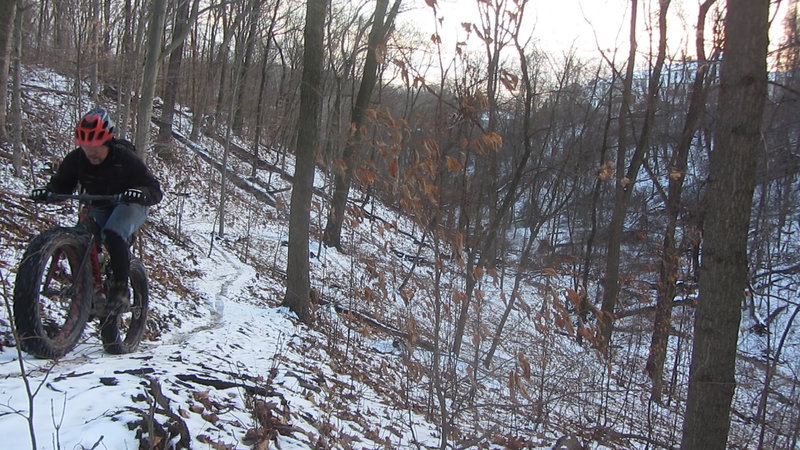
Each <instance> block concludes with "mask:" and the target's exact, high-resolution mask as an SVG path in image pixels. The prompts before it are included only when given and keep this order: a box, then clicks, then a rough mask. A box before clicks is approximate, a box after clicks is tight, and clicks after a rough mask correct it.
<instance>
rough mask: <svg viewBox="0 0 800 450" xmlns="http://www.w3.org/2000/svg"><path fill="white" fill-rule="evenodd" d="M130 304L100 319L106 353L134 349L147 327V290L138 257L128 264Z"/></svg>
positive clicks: (142, 268) (120, 352)
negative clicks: (123, 310)
mask: <svg viewBox="0 0 800 450" xmlns="http://www.w3.org/2000/svg"><path fill="white" fill-rule="evenodd" d="M130 267H131V269H130V287H131V305H130V309H128V311H126V312H124V313H121V314H112V315H109V316H107V317H104V318H102V319H101V320H100V337H101V338H102V340H103V347H104V348H105V350H106V351H107V352H108V353H112V354H116V355H119V354H124V353H131V352H133V351H136V349H137V348H138V347H139V341H141V340H142V336H143V335H144V332H145V329H146V328H147V308H148V302H149V292H148V287H147V273H146V272H145V269H144V264H142V262H141V261H140V260H138V259H133V260H131V265H130Z"/></svg>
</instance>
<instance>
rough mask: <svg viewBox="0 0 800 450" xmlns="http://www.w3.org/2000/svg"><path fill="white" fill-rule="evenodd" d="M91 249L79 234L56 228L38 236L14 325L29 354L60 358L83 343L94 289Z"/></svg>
mask: <svg viewBox="0 0 800 450" xmlns="http://www.w3.org/2000/svg"><path fill="white" fill-rule="evenodd" d="M87 245H88V240H87V236H86V235H85V234H83V233H81V232H80V231H78V230H75V229H73V228H54V229H51V230H47V231H45V232H43V233H42V234H40V235H39V236H37V237H36V238H35V239H34V240H33V241H31V243H30V245H29V246H28V248H27V250H26V251H25V254H24V255H23V257H22V261H21V263H20V266H19V269H18V271H17V278H16V281H15V283H14V324H15V325H16V328H17V337H18V339H19V344H20V346H21V347H22V350H24V351H25V352H27V353H29V354H31V355H33V356H35V357H37V358H50V359H53V358H58V357H61V356H64V355H65V354H66V353H67V352H69V351H70V350H72V348H73V347H75V344H77V342H78V339H80V337H81V333H83V329H84V327H85V326H86V321H87V319H88V317H89V311H90V309H91V302H92V296H93V289H94V288H93V284H92V279H91V273H90V272H91V270H90V267H89V264H88V261H84V257H85V256H86V255H87V254H88V253H87V251H86V250H87ZM84 263H85V264H86V266H85V267H83V268H81V264H84Z"/></svg>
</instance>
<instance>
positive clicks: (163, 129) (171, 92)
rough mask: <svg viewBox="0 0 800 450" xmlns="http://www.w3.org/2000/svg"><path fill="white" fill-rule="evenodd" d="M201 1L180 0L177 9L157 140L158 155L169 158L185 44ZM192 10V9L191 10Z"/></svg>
mask: <svg viewBox="0 0 800 450" xmlns="http://www.w3.org/2000/svg"><path fill="white" fill-rule="evenodd" d="M199 3H200V1H199V0H194V4H193V5H191V7H190V3H189V0H179V1H178V5H177V7H176V9H175V27H174V28H173V30H172V45H171V46H170V47H174V50H172V53H170V55H169V62H168V63H167V64H168V65H167V79H166V80H165V81H164V97H163V106H162V107H161V117H160V120H159V125H158V126H159V129H158V137H157V138H156V146H155V147H156V153H158V154H159V155H161V156H165V157H169V156H171V154H172V122H173V120H174V116H175V100H176V98H177V97H178V87H179V81H180V77H181V63H182V62H183V42H184V40H185V39H186V34H185V32H186V29H187V28H188V25H189V17H190V14H191V11H192V10H194V11H196V10H197V8H198V6H199ZM190 8H191V9H190Z"/></svg>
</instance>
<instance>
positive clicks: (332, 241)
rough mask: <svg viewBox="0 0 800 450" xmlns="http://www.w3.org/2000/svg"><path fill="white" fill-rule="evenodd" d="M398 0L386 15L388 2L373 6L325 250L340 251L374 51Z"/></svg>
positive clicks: (373, 77) (390, 23)
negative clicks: (370, 26) (362, 66)
mask: <svg viewBox="0 0 800 450" xmlns="http://www.w3.org/2000/svg"><path fill="white" fill-rule="evenodd" d="M400 3H401V0H395V3H394V5H393V6H392V9H391V11H389V13H388V14H387V13H386V9H387V7H388V4H389V0H378V1H377V3H376V5H375V14H374V16H373V19H372V20H373V22H372V31H370V34H369V42H368V44H367V55H366V57H365V60H364V72H363V75H362V78H361V86H360V88H359V90H358V96H357V97H356V102H355V104H354V105H353V111H352V114H351V115H350V130H349V135H348V139H347V143H346V144H345V148H344V154H343V155H342V159H343V163H344V167H343V171H338V172H337V173H335V175H334V186H335V187H334V191H333V198H332V199H331V205H330V208H329V214H328V222H327V224H326V226H325V232H324V236H323V241H324V243H325V245H327V246H328V247H336V248H340V246H341V233H342V223H343V222H344V214H345V210H346V207H347V196H348V194H349V192H350V183H351V179H352V177H353V170H354V169H355V166H356V164H357V163H358V150H359V147H360V145H361V137H362V134H363V133H364V131H363V130H362V129H361V128H362V127H363V126H364V122H365V118H366V116H365V113H366V110H367V107H368V106H369V102H370V98H371V97H372V91H373V89H374V87H375V84H376V83H377V78H378V52H381V49H380V46H382V45H385V43H386V38H387V37H388V34H389V30H390V29H391V27H392V26H393V24H394V19H395V17H396V16H397V13H398V10H399V8H400Z"/></svg>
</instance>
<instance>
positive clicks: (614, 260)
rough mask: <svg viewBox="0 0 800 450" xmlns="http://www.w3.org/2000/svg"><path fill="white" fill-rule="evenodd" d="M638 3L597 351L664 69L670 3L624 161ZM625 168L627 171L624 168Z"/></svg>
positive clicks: (606, 334)
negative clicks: (635, 133)
mask: <svg viewBox="0 0 800 450" xmlns="http://www.w3.org/2000/svg"><path fill="white" fill-rule="evenodd" d="M637 4H638V0H631V6H632V8H631V29H630V30H631V31H630V53H629V56H628V66H627V72H626V74H625V80H624V83H625V87H624V89H623V93H622V97H623V99H622V103H621V106H620V115H619V117H620V119H619V134H618V136H619V137H618V148H617V163H616V167H617V180H616V183H617V184H616V187H615V191H614V211H613V215H612V217H611V223H610V224H609V238H608V247H607V253H606V273H605V286H604V288H603V303H602V310H601V315H600V318H599V319H600V336H599V340H598V343H597V344H598V347H599V349H600V350H601V351H603V352H605V351H607V350H608V348H609V345H610V344H611V335H612V331H613V328H614V313H615V310H616V306H617V300H618V299H617V297H618V295H619V291H620V262H621V253H620V250H621V245H622V236H623V231H624V227H625V217H626V215H627V212H628V204H629V202H630V198H631V195H632V194H633V191H634V188H635V186H636V177H637V176H638V174H639V169H640V168H641V166H642V163H643V162H644V158H645V155H646V153H647V149H648V148H649V146H650V132H651V130H652V126H653V121H654V117H655V110H656V106H657V100H658V91H659V88H660V86H661V70H662V68H663V67H664V59H665V58H666V47H667V10H668V9H669V5H670V0H659V5H660V8H659V13H658V25H659V43H658V55H657V56H656V61H655V63H654V65H653V70H652V73H651V74H650V81H649V83H650V85H649V88H648V93H647V106H646V111H645V114H644V116H645V119H644V124H643V125H642V130H641V131H640V134H639V138H638V140H637V142H636V147H635V150H634V152H633V155H631V157H630V160H629V161H628V158H627V148H626V147H627V133H628V131H627V125H628V124H627V123H626V120H627V117H629V116H630V111H629V108H630V107H631V106H632V105H631V100H632V97H631V95H632V93H633V91H632V83H633V76H634V66H635V61H636V15H637ZM626 167H627V168H626Z"/></svg>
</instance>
